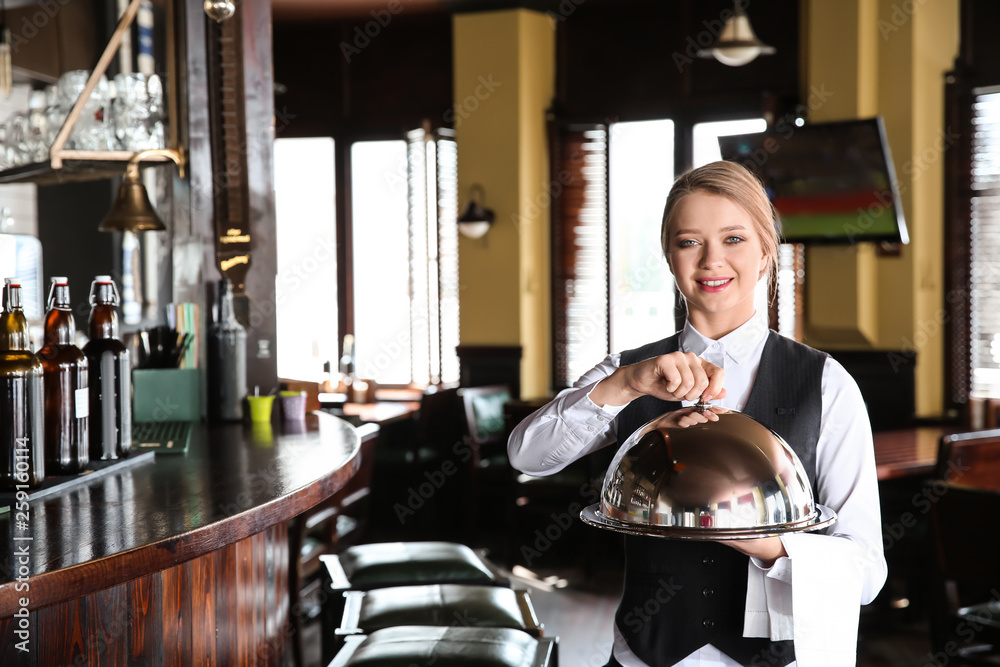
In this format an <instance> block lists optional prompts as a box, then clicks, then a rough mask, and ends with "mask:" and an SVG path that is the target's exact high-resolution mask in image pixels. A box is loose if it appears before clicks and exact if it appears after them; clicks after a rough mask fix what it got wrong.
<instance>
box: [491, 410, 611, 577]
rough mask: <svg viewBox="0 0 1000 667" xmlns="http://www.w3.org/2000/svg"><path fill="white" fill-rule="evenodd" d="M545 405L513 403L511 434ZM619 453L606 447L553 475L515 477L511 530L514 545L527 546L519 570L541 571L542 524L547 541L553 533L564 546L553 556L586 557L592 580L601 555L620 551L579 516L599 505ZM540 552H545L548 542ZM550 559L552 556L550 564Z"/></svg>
mask: <svg viewBox="0 0 1000 667" xmlns="http://www.w3.org/2000/svg"><path fill="white" fill-rule="evenodd" d="M543 404H544V403H543V401H541V400H539V401H511V402H510V403H508V404H507V406H506V411H505V417H506V422H507V432H508V433H510V432H511V431H513V429H514V428H515V427H516V426H517V425H518V424H519V423H520V422H521V421H523V420H524V419H526V418H527V417H528V416H529V415H531V413H533V412H534V411H535V410H536V409H538V408H539V407H541V406H542V405H543ZM616 449H617V448H616V447H612V446H609V447H606V448H604V449H602V450H601V451H599V452H595V453H593V454H590V455H589V456H586V457H584V458H582V459H579V460H578V461H574V462H573V463H571V464H570V465H568V466H567V467H566V468H564V469H563V470H561V471H559V472H557V473H555V474H554V475H545V476H534V475H526V474H524V473H520V472H517V471H514V478H513V479H514V486H513V489H512V495H513V498H514V506H515V510H514V511H515V514H514V519H515V522H514V525H513V526H512V528H511V532H512V542H513V543H515V544H517V545H523V546H524V548H522V549H521V553H519V554H517V556H518V564H520V565H523V566H525V567H528V568H531V567H537V566H538V565H539V563H538V562H537V561H539V560H542V559H543V557H545V556H546V553H544V551H546V550H544V549H539V548H538V547H539V545H538V544H535V542H536V541H539V538H538V537H537V535H536V534H535V533H534V529H536V528H537V527H538V524H539V522H541V525H540V528H541V531H542V533H543V536H544V535H545V533H548V536H546V538H545V539H546V540H549V537H551V536H553V535H555V536H557V537H556V540H555V541H554V542H558V543H559V544H558V545H555V544H553V546H559V547H563V548H562V549H554V550H553V551H554V552H556V553H558V552H559V551H562V552H563V553H566V552H568V553H572V554H574V555H576V556H579V557H581V558H582V559H583V560H582V564H583V568H584V571H585V573H586V574H587V575H589V574H591V573H592V572H593V571H594V569H595V568H596V567H597V565H598V561H599V554H600V553H601V552H602V551H603V552H605V553H606V552H607V551H609V550H610V551H611V552H616V551H618V550H620V549H619V546H620V542H621V537H620V536H618V535H614V534H610V533H604V531H595V530H593V529H591V528H589V527H586V526H584V525H583V524H582V523H580V521H579V514H580V510H582V509H583V508H584V507H586V506H587V505H591V504H593V503H596V502H598V500H599V498H600V492H601V486H602V484H603V482H604V474H605V472H606V470H607V467H608V464H609V463H610V462H611V458H612V457H613V456H614V454H615V451H616ZM533 522H534V523H533ZM598 533H600V534H598ZM549 541H550V542H553V540H549ZM563 542H565V546H564V545H563V544H562V543H563ZM541 546H543V547H544V546H546V545H545V543H544V541H542V545H541ZM553 555H554V554H553ZM560 555H561V554H560ZM551 559H552V555H550V556H549V558H548V559H547V560H551ZM561 562H565V561H561ZM511 566H513V563H512V564H511Z"/></svg>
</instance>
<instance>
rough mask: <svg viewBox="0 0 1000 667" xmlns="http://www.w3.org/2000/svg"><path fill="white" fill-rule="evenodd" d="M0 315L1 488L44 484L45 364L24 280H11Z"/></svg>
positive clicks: (7, 488) (13, 489)
mask: <svg viewBox="0 0 1000 667" xmlns="http://www.w3.org/2000/svg"><path fill="white" fill-rule="evenodd" d="M3 303H4V312H3V315H0V490H3V491H16V490H20V489H26V488H30V487H33V486H38V485H39V484H41V483H42V482H43V481H44V480H45V449H44V442H45V440H44V435H43V428H44V426H43V423H42V404H43V401H44V396H43V390H42V382H43V380H42V364H41V362H40V361H38V357H36V356H35V355H34V354H32V353H31V349H30V347H29V345H28V322H27V320H25V319H24V312H23V311H22V310H21V282H20V281H19V280H18V279H17V278H7V280H6V281H5V284H4V292H3Z"/></svg>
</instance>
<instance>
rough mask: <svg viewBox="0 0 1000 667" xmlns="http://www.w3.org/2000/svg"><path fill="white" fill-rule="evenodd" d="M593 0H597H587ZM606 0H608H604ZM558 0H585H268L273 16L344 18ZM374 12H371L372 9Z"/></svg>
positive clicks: (545, 5) (548, 4)
mask: <svg viewBox="0 0 1000 667" xmlns="http://www.w3.org/2000/svg"><path fill="white" fill-rule="evenodd" d="M586 1H587V2H595V1H596V0H586ZM604 1H607V0H604ZM560 2H562V3H565V4H569V5H578V4H581V3H582V2H584V0H527V1H522V2H518V1H517V0H271V13H272V15H273V16H274V18H275V19H276V20H279V21H282V20H295V19H301V20H307V19H319V18H328V19H343V18H364V17H375V16H376V15H377V14H379V13H381V12H386V11H389V12H391V13H393V14H398V13H400V12H403V11H405V12H406V13H408V14H411V13H412V14H415V13H434V12H445V13H451V12H474V11H491V10H496V9H510V8H512V7H525V8H528V9H535V10H539V11H545V10H553V11H555V10H558V8H559V4H560ZM373 12H374V13H373Z"/></svg>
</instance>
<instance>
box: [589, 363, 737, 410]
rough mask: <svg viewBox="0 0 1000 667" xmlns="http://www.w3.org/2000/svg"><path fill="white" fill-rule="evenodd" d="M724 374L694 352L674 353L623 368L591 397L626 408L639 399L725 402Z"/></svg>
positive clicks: (594, 391)
mask: <svg viewBox="0 0 1000 667" xmlns="http://www.w3.org/2000/svg"><path fill="white" fill-rule="evenodd" d="M725 375H726V374H725V371H723V370H722V369H721V368H719V367H718V366H716V365H715V364H713V363H711V362H709V361H705V360H704V359H702V358H701V357H699V356H697V355H696V354H694V353H693V352H671V353H670V354H663V355H660V356H658V357H653V358H651V359H646V360H645V361H640V362H638V363H635V364H630V365H628V366H622V367H620V368H618V369H617V370H615V372H614V373H612V374H611V375H609V376H608V377H606V378H604V379H603V380H601V381H600V382H599V383H598V384H597V386H596V387H594V390H593V391H592V392H591V393H590V398H591V400H593V401H594V403H596V404H597V405H625V404H626V403H629V402H631V401H634V400H635V399H637V398H639V397H640V396H655V397H656V398H659V399H662V400H664V401H697V400H698V398H699V397H702V396H704V399H705V400H706V401H708V400H712V399H713V398H723V397H724V396H725V395H726V390H725V389H723V387H722V381H723V379H724V378H725Z"/></svg>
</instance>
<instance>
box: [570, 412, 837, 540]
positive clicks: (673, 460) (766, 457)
mask: <svg viewBox="0 0 1000 667" xmlns="http://www.w3.org/2000/svg"><path fill="white" fill-rule="evenodd" d="M698 409H700V410H706V409H711V410H712V411H713V412H715V413H716V414H717V415H718V420H717V421H709V422H707V423H705V424H699V425H696V426H690V427H687V428H682V427H677V426H672V425H671V423H670V421H669V420H670V417H669V413H668V414H667V415H662V416H660V417H657V418H656V419H654V420H652V421H650V422H649V423H647V424H646V425H645V426H643V427H642V428H640V429H638V430H637V431H636V432H635V433H633V434H632V435H631V436H630V437H629V438H628V440H626V441H625V443H624V444H623V445H622V446H621V448H620V449H619V450H618V453H617V454H616V455H615V457H614V459H613V460H612V462H611V465H610V467H609V468H608V472H607V474H606V475H605V478H604V486H603V488H602V490H601V502H600V503H598V504H595V505H592V506H590V507H588V508H586V509H584V511H583V512H582V513H581V518H582V519H583V520H584V521H585V522H587V523H589V524H592V525H594V526H597V527H599V528H605V529H609V530H615V531H619V532H624V533H633V534H639V535H653V536H659V537H671V538H681V539H703V540H704V539H708V540H720V539H741V538H753V537H767V536H773V535H780V534H783V533H789V532H796V531H804V530H819V529H821V528H824V527H826V526H829V525H830V524H832V523H833V522H834V521H835V520H836V515H835V514H834V513H833V512H832V511H831V510H829V509H828V508H825V507H822V506H819V505H816V504H815V503H814V502H813V494H812V487H811V486H810V484H809V478H808V476H807V475H806V472H805V469H804V468H803V467H802V463H801V461H799V458H798V457H797V456H796V455H795V452H793V451H792V449H791V447H789V446H788V443H786V442H785V441H784V440H783V439H782V438H781V436H779V435H778V434H776V433H775V432H773V431H771V430H770V429H768V428H767V427H765V426H764V425H762V424H760V423H759V422H757V421H755V420H754V419H753V418H751V417H750V416H748V415H745V414H743V413H741V412H737V411H735V410H726V409H722V408H709V407H708V406H707V405H702V404H700V405H699V406H698Z"/></svg>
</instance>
